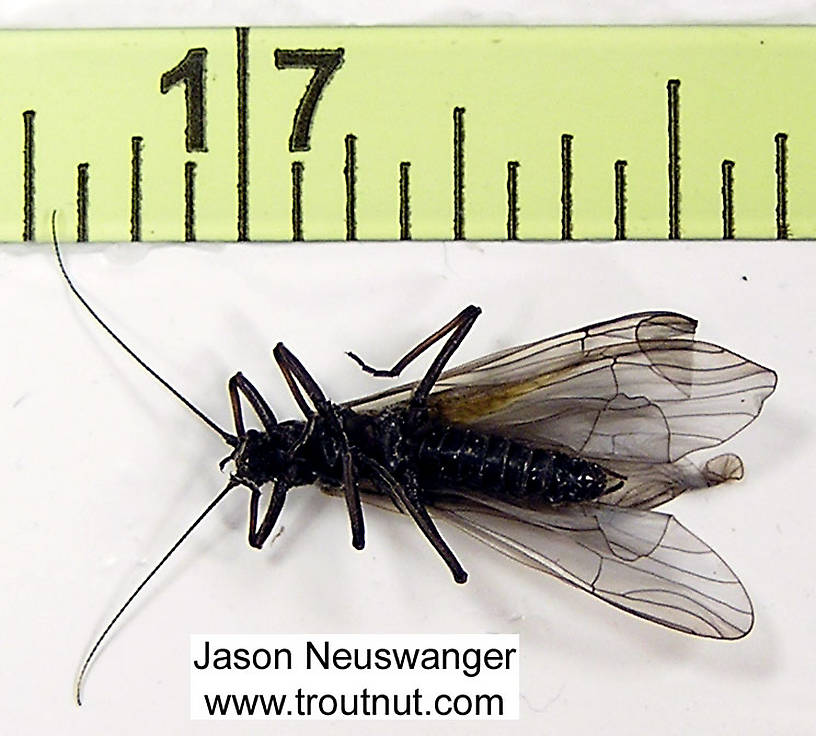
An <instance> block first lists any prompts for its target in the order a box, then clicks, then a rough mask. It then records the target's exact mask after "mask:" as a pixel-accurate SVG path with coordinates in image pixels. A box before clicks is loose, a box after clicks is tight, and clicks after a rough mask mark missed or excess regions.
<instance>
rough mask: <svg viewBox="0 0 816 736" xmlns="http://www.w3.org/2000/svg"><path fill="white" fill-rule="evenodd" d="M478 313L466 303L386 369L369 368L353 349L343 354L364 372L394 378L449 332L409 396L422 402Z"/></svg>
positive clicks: (417, 401)
mask: <svg viewBox="0 0 816 736" xmlns="http://www.w3.org/2000/svg"><path fill="white" fill-rule="evenodd" d="M481 313H482V310H481V309H480V308H479V307H477V306H475V305H473V304H471V305H469V306H467V307H465V308H464V309H463V310H462V311H461V312H459V314H457V315H456V316H455V317H454V318H453V319H452V320H451V321H450V322H448V323H447V324H446V325H443V326H442V327H440V328H439V329H438V330H437V331H436V332H434V333H433V335H430V336H429V337H427V338H425V339H424V340H423V341H422V342H421V343H419V345H417V346H416V347H415V348H413V349H411V350H409V351H408V352H407V353H406V354H405V355H403V356H402V358H400V359H399V360H398V361H397V362H396V363H395V364H394V367H393V368H391V369H389V370H380V369H377V368H372V367H371V366H370V365H368V364H367V363H365V362H364V361H363V360H362V359H361V358H359V357H358V356H357V355H355V354H354V353H352V352H348V353H346V354H347V355H348V356H349V357H350V358H351V359H352V360H353V361H354V362H355V363H357V364H358V365H359V366H360V368H362V369H363V370H364V371H365V372H366V373H370V374H371V375H372V376H377V377H378V378H396V377H397V376H398V375H399V374H400V373H402V371H403V370H404V369H405V368H406V367H407V366H408V365H409V364H410V363H412V362H413V361H414V360H416V359H417V358H418V357H419V356H420V355H422V353H424V352H425V351H426V350H427V349H428V348H430V347H431V346H432V345H433V344H434V343H436V342H438V341H439V340H441V339H442V338H443V337H445V335H448V334H450V337H449V338H448V339H447V341H446V342H445V344H444V345H443V346H442V350H440V351H439V355H437V356H436V359H435V360H434V362H433V363H432V364H431V367H430V368H429V369H428V372H427V373H426V374H425V378H423V379H422V381H421V382H420V383H419V385H418V386H417V388H416V390H415V391H414V398H413V399H412V402H411V403H412V404H415V405H422V404H424V403H425V401H426V399H427V398H428V394H429V393H430V391H431V388H432V387H433V385H434V383H436V380H437V379H438V378H439V374H440V373H442V370H443V369H444V367H445V365H446V364H447V362H448V361H449V360H450V358H451V355H453V353H454V352H456V349H457V348H458V347H459V345H461V344H462V340H464V339H465V335H467V333H468V332H470V328H471V327H473V323H474V322H475V321H476V318H477V317H478V316H479V315H480V314H481Z"/></svg>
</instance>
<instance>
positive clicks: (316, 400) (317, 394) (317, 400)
mask: <svg viewBox="0 0 816 736" xmlns="http://www.w3.org/2000/svg"><path fill="white" fill-rule="evenodd" d="M272 354H273V356H274V357H275V360H276V361H277V363H278V367H279V368H280V370H281V373H282V374H283V378H284V380H285V381H286V383H287V385H288V386H289V390H290V391H291V392H292V396H294V397H295V401H296V402H297V404H298V406H299V407H300V409H301V411H302V412H303V413H304V414H305V415H306V418H307V419H311V417H312V415H313V411H312V409H311V408H310V407H309V404H308V403H307V402H306V399H305V397H304V396H303V392H305V393H306V396H308V397H309V399H310V400H311V402H312V404H314V407H315V411H317V413H318V414H319V415H320V416H322V417H324V418H325V419H327V420H328V421H329V422H331V425H332V426H333V429H334V430H335V431H336V432H337V437H338V438H339V440H340V446H341V447H340V449H341V453H342V462H343V493H344V495H345V498H346V508H347V509H348V515H349V522H350V524H351V544H352V546H353V547H354V549H363V547H365V525H364V522H363V506H362V503H361V502H360V489H359V488H358V487H357V482H356V480H355V479H354V461H353V457H352V453H351V448H350V447H349V441H348V436H347V435H346V430H345V429H344V427H343V422H342V421H341V419H340V417H339V416H338V414H337V409H336V407H335V406H334V405H332V403H331V402H330V401H329V400H328V399H327V398H326V395H325V394H324V393H323V391H322V390H321V389H320V386H318V385H317V382H316V381H315V380H314V378H312V376H311V375H310V374H309V371H307V370H306V368H305V367H304V365H303V363H301V362H300V361H299V360H298V359H297V358H296V357H295V355H294V354H293V353H292V352H291V351H290V350H289V349H288V348H287V347H286V346H285V345H284V344H283V343H278V344H277V345H276V346H275V349H274V350H273V351H272ZM301 387H303V391H301Z"/></svg>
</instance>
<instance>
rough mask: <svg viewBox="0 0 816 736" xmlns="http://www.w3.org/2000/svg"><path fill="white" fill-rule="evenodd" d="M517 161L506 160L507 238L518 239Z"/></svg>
mask: <svg viewBox="0 0 816 736" xmlns="http://www.w3.org/2000/svg"><path fill="white" fill-rule="evenodd" d="M518 169H519V162H518V161H508V162H507V239H508V240H518V210H519V208H518Z"/></svg>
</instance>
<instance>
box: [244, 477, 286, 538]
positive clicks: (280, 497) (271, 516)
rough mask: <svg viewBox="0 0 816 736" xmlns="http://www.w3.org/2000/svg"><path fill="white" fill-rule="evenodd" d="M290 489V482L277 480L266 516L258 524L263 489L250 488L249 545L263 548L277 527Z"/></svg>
mask: <svg viewBox="0 0 816 736" xmlns="http://www.w3.org/2000/svg"><path fill="white" fill-rule="evenodd" d="M288 490H289V484H288V483H287V482H286V481H285V480H284V479H280V480H278V481H276V482H275V485H274V487H273V488H272V495H271V496H270V498H269V505H268V506H267V507H266V511H265V512H264V517H263V519H262V520H261V523H260V525H259V524H258V506H259V504H260V501H261V491H260V489H259V488H250V492H251V493H252V497H251V498H250V501H249V545H250V547H255V549H261V547H263V545H264V543H265V542H266V540H267V539H268V538H269V535H270V534H271V533H272V529H274V527H275V522H277V520H278V517H279V516H280V512H281V509H282V508H283V502H284V501H285V500H286V493H287V491H288Z"/></svg>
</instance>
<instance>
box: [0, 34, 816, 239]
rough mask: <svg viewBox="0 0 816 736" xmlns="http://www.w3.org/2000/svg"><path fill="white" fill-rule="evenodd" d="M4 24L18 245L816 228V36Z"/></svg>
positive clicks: (1, 201)
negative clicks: (55, 230) (56, 216)
mask: <svg viewBox="0 0 816 736" xmlns="http://www.w3.org/2000/svg"><path fill="white" fill-rule="evenodd" d="M0 33H1V34H2V44H0V60H1V62H2V70H3V71H2V74H1V75H0V100H2V109H3V115H2V116H0V164H1V165H0V172H2V174H1V175H0V240H4V241H20V240H23V241H33V240H48V239H49V237H50V235H49V232H48V227H47V222H48V217H49V215H50V212H51V211H52V210H54V209H57V210H59V211H60V222H61V227H60V230H61V234H62V235H63V237H66V238H67V235H68V232H67V230H68V228H67V224H66V223H67V222H71V230H70V231H71V232H72V233H74V234H75V236H76V239H77V240H80V241H84V240H88V241H109V240H117V241H118V240H128V239H132V240H159V241H164V240H170V241H181V240H188V241H193V240H219V241H221V240H227V241H229V240H232V241H235V240H239V241H241V240H280V241H284V240H343V239H349V240H354V239H361V240H362V239H366V240H398V239H446V240H447V239H501V240H504V239H508V240H512V239H536V240H542V239H550V240H560V239H586V238H598V239H613V238H618V239H623V238H650V239H652V238H661V239H665V238H722V237H726V238H730V237H737V238H788V237H799V238H812V237H814V236H816V207H814V206H813V203H814V202H816V173H815V172H816V146H814V139H816V131H814V121H816V95H815V94H814V91H816V82H814V77H813V70H814V69H816V29H814V28H809V27H797V28H787V27H771V28H768V27H744V28H729V27H706V28H694V27H684V28H677V27H671V28H670V27H665V28H662V27H658V28H603V27H583V28H572V27H563V28H544V27H524V28H521V27H519V28H514V27H499V28H484V27H480V28H475V27H472V28H470V27H465V28H417V27H414V28H412V27H400V28H252V29H248V28H232V29H184V30H166V29H165V30H101V31H100V30H92V31H91V30H89V31H69V30H59V31H2V32H0Z"/></svg>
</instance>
